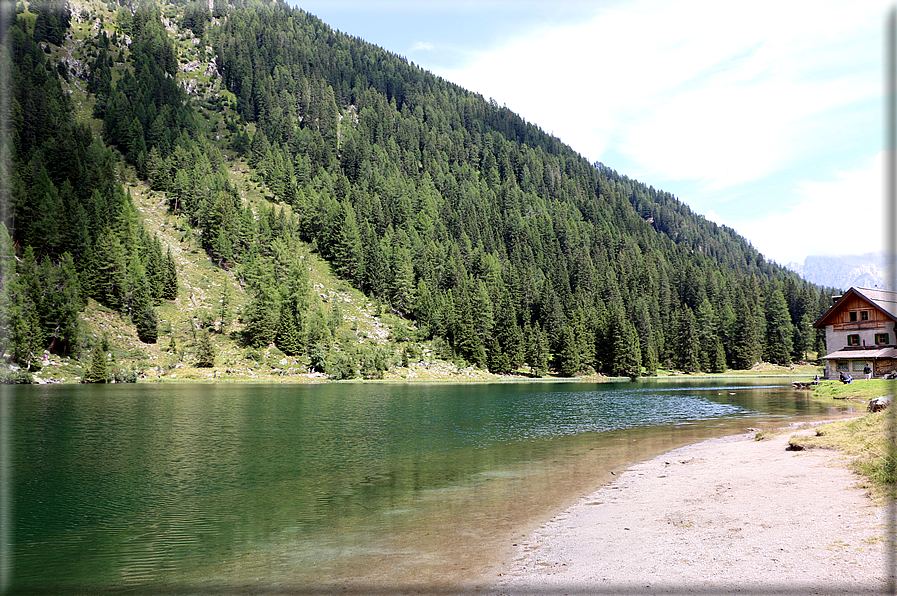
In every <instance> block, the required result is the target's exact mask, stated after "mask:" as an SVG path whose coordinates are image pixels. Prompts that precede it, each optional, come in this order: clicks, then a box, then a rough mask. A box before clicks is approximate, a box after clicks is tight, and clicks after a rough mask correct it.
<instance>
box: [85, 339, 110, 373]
mask: <svg viewBox="0 0 897 596" xmlns="http://www.w3.org/2000/svg"><path fill="white" fill-rule="evenodd" d="M108 376H109V371H108V367H107V365H106V353H105V352H104V351H103V346H102V345H100V343H99V342H98V343H95V344H94V346H93V350H92V351H91V353H90V369H88V370H87V371H86V372H85V373H84V377H83V378H84V382H85V383H105V382H106V380H107V377H108Z"/></svg>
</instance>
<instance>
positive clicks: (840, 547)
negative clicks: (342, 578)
mask: <svg viewBox="0 0 897 596" xmlns="http://www.w3.org/2000/svg"><path fill="white" fill-rule="evenodd" d="M797 432H812V431H810V430H803V431H795V432H791V433H787V434H784V435H781V436H775V437H773V438H772V439H769V440H765V441H754V440H753V436H754V435H753V433H751V434H745V435H737V436H733V437H726V438H722V439H712V440H709V441H704V442H702V443H698V444H695V445H690V446H687V447H683V448H680V449H676V450H674V451H671V452H669V453H666V454H664V455H661V456H659V457H657V458H654V459H652V460H650V461H647V462H643V463H640V464H638V465H635V466H633V467H631V468H630V469H629V470H626V471H623V472H620V473H618V475H617V476H616V480H615V481H614V482H612V483H611V484H608V485H606V486H605V487H603V488H601V489H600V490H599V491H598V492H595V493H593V494H591V495H589V496H587V497H585V498H583V499H581V500H580V502H579V503H578V504H576V505H574V506H573V507H571V508H569V509H568V510H566V511H564V512H563V513H561V514H559V515H558V516H556V517H555V518H554V519H552V520H551V521H550V522H548V523H546V524H544V525H543V526H541V527H540V528H539V529H538V530H537V531H536V532H535V533H534V534H533V535H532V536H531V537H530V538H529V539H528V540H527V541H525V542H520V543H518V544H517V555H516V557H515V559H514V560H513V561H512V562H510V563H509V564H508V565H507V567H506V569H505V570H504V573H503V574H502V575H501V577H499V578H498V582H497V584H496V585H495V586H493V588H492V590H491V593H493V594H501V595H515V594H549V595H554V594H732V593H739V594H764V595H766V594H875V593H882V592H885V588H886V577H887V562H886V560H885V554H886V537H885V523H886V520H887V507H885V506H884V505H881V504H878V505H876V504H874V503H873V502H872V501H871V500H870V499H869V498H868V497H867V496H866V494H865V492H864V491H863V489H860V488H858V487H857V483H858V478H857V477H856V476H854V475H853V474H852V473H851V472H850V471H849V470H848V469H847V468H846V461H847V460H846V456H844V455H843V454H841V453H839V452H835V451H826V450H813V451H801V452H793V451H787V450H786V447H787V441H788V438H789V437H790V436H792V435H794V434H796V433H797Z"/></svg>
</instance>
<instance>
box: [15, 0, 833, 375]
mask: <svg viewBox="0 0 897 596" xmlns="http://www.w3.org/2000/svg"><path fill="white" fill-rule="evenodd" d="M73 6H74V9H75V11H76V14H75V16H74V21H77V22H79V23H80V25H79V27H78V31H79V32H81V33H79V35H82V36H83V37H82V38H79V36H78V35H75V34H74V29H73V27H72V21H73V17H72V15H71V13H69V12H67V10H66V9H61V8H60V6H59V5H58V4H56V5H54V3H53V2H48V1H47V0H42V2H41V3H38V2H31V3H30V4H28V5H27V10H26V6H25V5H24V4H21V3H20V8H19V9H18V11H19V12H20V14H19V15H18V16H17V18H16V19H15V22H14V24H13V25H12V26H11V27H10V30H9V32H8V36H9V37H10V38H11V39H12V45H13V48H14V51H13V54H12V59H13V73H14V77H15V81H14V83H15V99H14V104H13V110H12V114H13V115H12V119H11V120H12V131H13V133H12V143H13V148H14V150H13V166H14V177H13V198H14V200H13V205H12V207H13V208H12V212H11V213H8V214H7V229H9V230H10V231H11V235H12V241H13V242H15V246H13V245H12V243H10V242H6V243H5V244H4V245H3V247H2V248H3V251H4V253H3V254H4V255H7V258H6V261H5V262H7V263H8V262H10V258H11V256H12V255H13V253H15V255H16V256H17V257H18V259H19V260H20V261H21V263H20V264H19V267H18V269H19V270H20V272H19V274H18V275H17V276H12V275H11V270H12V268H10V267H5V268H4V271H5V272H6V277H5V278H4V280H5V281H4V283H7V284H10V286H11V288H12V290H13V291H12V292H11V293H10V296H11V297H12V299H13V300H12V304H10V305H8V309H9V310H8V312H10V313H11V314H12V316H11V317H10V318H9V319H8V320H9V321H10V322H11V323H10V325H11V329H10V334H9V338H10V348H11V350H12V352H11V353H12V354H13V355H14V357H15V358H16V359H17V360H19V361H20V362H29V361H31V360H33V359H34V355H35V354H38V353H40V352H41V351H42V350H43V349H45V348H47V349H50V350H52V351H55V352H69V351H72V352H76V351H78V349H80V348H86V347H87V346H86V344H87V343H90V342H89V341H88V342H85V341H84V340H83V339H78V330H77V319H78V316H77V311H78V309H80V308H83V305H84V304H85V302H86V300H85V299H86V298H88V297H89V298H92V299H93V300H95V301H97V302H98V303H100V304H102V305H105V306H106V307H107V308H109V309H112V310H114V311H117V312H121V313H123V315H126V316H128V317H130V319H131V320H132V321H133V324H134V325H135V326H136V330H137V332H138V335H139V336H140V339H141V340H142V341H144V342H155V341H159V340H160V339H162V337H161V336H160V334H159V332H160V329H161V328H162V327H161V326H160V325H158V323H157V321H156V312H155V310H154V309H158V308H164V306H165V304H166V301H170V300H172V299H173V298H175V297H176V292H177V287H178V284H177V275H178V273H179V272H178V267H177V265H176V264H175V263H174V259H172V258H171V256H170V251H169V252H166V251H165V250H163V244H162V243H161V242H160V241H159V240H158V239H157V238H155V237H154V236H153V233H157V232H158V230H148V229H147V227H146V225H144V224H143V223H142V222H141V221H140V219H139V218H138V217H136V215H135V209H134V202H133V198H132V197H131V196H130V194H129V193H128V192H126V191H125V190H124V188H123V187H122V185H121V184H120V180H122V176H121V172H123V171H126V170H130V169H132V168H133V171H134V172H135V173H136V176H137V177H138V178H139V179H140V180H141V181H142V182H141V184H145V185H146V186H147V187H148V188H147V190H148V192H152V193H155V195H156V196H159V197H164V200H165V203H164V205H165V207H166V208H167V209H168V212H169V213H168V216H170V217H172V218H174V219H175V220H176V221H179V222H181V224H178V225H184V226H186V227H185V229H188V228H189V229H190V230H192V232H193V233H192V234H191V236H192V238H195V239H196V242H197V243H198V244H199V245H200V246H201V247H202V249H203V250H204V251H205V253H206V254H207V255H208V258H209V259H210V260H211V263H212V264H214V267H215V269H216V270H217V271H220V272H221V273H222V274H226V275H227V276H230V277H232V278H233V280H234V281H235V287H239V288H240V291H241V292H243V293H245V300H246V305H245V308H243V309H242V313H241V321H240V322H239V323H238V324H237V325H236V327H235V329H236V331H234V332H232V333H231V335H232V336H233V339H234V340H235V341H236V342H238V345H239V346H242V348H243V349H245V350H246V353H247V354H248V353H249V352H251V350H258V349H262V348H264V347H266V346H270V345H271V344H274V345H275V346H276V348H277V349H278V350H279V352H281V353H283V354H285V355H287V356H289V357H291V358H296V359H298V361H302V362H305V363H306V364H307V365H309V366H312V367H314V368H318V369H321V370H326V369H327V368H328V367H330V369H331V370H335V369H336V368H338V369H340V371H341V372H340V373H339V374H337V376H353V375H354V374H358V373H359V371H360V370H361V369H363V368H366V367H367V369H371V367H372V366H373V365H372V364H371V363H372V362H374V361H375V360H378V359H379V360H380V362H379V363H378V364H376V366H373V369H374V376H376V371H381V372H382V370H383V369H384V367H386V368H388V367H389V366H390V359H391V358H395V357H396V356H397V354H398V353H399V352H397V351H396V347H395V345H391V346H388V347H387V348H384V352H383V353H379V354H377V353H375V352H376V350H374V348H373V347H370V349H369V351H368V352H367V353H362V352H359V351H358V350H357V349H349V345H351V344H352V343H353V338H351V337H348V336H346V334H345V333H342V334H341V333H340V332H338V331H337V330H338V328H339V325H335V326H334V325H330V326H328V320H327V317H328V316H329V315H328V313H327V309H326V308H324V307H322V305H321V304H320V302H319V301H318V300H317V295H316V293H313V292H311V290H310V286H309V278H308V267H307V266H306V261H305V259H302V258H299V257H300V256H301V255H303V254H304V253H305V252H306V247H309V248H310V250H311V251H312V252H313V253H316V254H317V255H320V256H321V257H323V258H324V259H326V260H327V261H329V262H330V263H331V265H332V267H333V270H334V271H335V272H336V273H337V274H338V275H339V276H340V277H342V278H343V279H344V280H346V281H347V282H348V283H350V284H352V285H353V286H355V287H356V288H357V289H359V290H361V291H362V292H364V293H365V294H366V295H367V296H368V297H369V298H371V299H373V300H375V301H378V302H379V303H382V304H386V305H388V306H389V308H390V309H391V310H392V311H393V312H395V313H396V314H399V315H402V316H404V317H407V318H409V319H411V320H412V321H414V323H415V325H416V329H417V331H416V332H415V333H416V337H412V338H411V339H414V340H416V341H426V342H430V343H429V344H428V345H431V346H432V347H433V348H434V349H435V350H436V351H437V352H438V353H439V354H441V355H442V356H443V357H445V358H450V359H454V360H455V361H457V362H460V363H462V364H463V363H465V362H469V363H472V364H474V365H476V366H478V367H482V368H488V369H489V370H491V371H494V372H499V373H508V372H512V371H516V370H521V369H524V370H527V371H532V372H535V373H536V374H540V375H541V374H545V373H546V372H547V371H548V370H549V369H552V370H555V371H557V372H558V373H560V374H562V375H567V376H573V375H577V374H580V373H582V372H587V371H590V370H592V371H599V372H602V373H606V374H612V375H626V376H638V375H640V374H653V372H654V371H655V370H656V369H657V368H658V367H659V366H663V367H667V368H677V369H681V370H685V371H698V370H705V371H722V370H724V369H725V368H726V367H727V366H728V367H734V368H747V367H750V366H752V365H753V364H754V363H755V362H757V361H759V360H761V359H766V360H769V361H772V362H777V363H783V364H784V363H788V362H790V361H791V360H792V359H800V358H802V357H803V354H804V353H805V352H806V351H808V350H810V351H812V350H816V349H821V347H822V346H821V345H819V338H818V337H817V336H816V334H815V333H814V332H813V331H812V330H811V329H810V327H809V323H810V322H812V321H813V320H814V319H815V318H816V316H817V314H818V313H819V312H821V310H822V309H824V308H825V307H826V306H827V302H828V292H827V291H824V290H823V289H821V288H818V287H816V286H813V285H811V284H809V283H807V282H805V281H803V280H801V279H800V278H799V277H798V276H797V275H795V274H794V273H791V272H789V271H787V270H785V269H783V268H781V267H779V266H778V265H776V264H774V263H770V262H767V261H765V260H764V258H763V256H762V255H760V254H759V253H758V252H757V251H756V250H755V249H754V248H753V247H752V246H750V244H749V243H748V242H747V241H746V240H745V239H743V238H741V237H740V236H738V235H737V234H736V233H735V232H734V231H733V230H731V229H728V228H725V227H719V226H717V225H716V224H714V223H712V222H709V221H708V220H706V219H704V218H703V217H701V216H698V215H696V214H694V213H693V212H692V211H691V210H690V209H688V207H687V206H686V205H685V204H683V203H681V202H680V201H678V200H677V199H676V198H675V197H673V196H671V195H669V194H668V193H664V192H662V191H657V190H655V189H653V188H649V187H646V186H645V185H643V184H641V183H639V182H637V181H635V180H631V179H629V178H627V177H626V176H622V175H620V174H618V173H617V172H615V171H614V170H612V169H611V168H608V167H606V166H604V165H602V164H590V163H588V162H587V161H586V160H585V159H583V158H582V157H581V156H580V155H578V154H577V153H576V152H575V151H573V150H572V149H571V148H569V147H568V146H566V145H564V144H563V143H562V142H561V140H559V139H557V138H554V137H551V136H549V135H547V134H545V133H544V132H543V131H542V130H541V129H539V128H538V126H536V125H535V124H532V123H527V122H525V121H523V120H522V119H521V118H519V117H518V116H517V115H515V114H513V113H512V112H510V111H509V110H507V109H506V108H502V107H499V106H498V105H496V104H495V102H492V101H486V100H485V99H484V98H483V97H481V96H479V95H476V94H473V93H470V92H468V91H465V90H464V89H462V88H460V87H458V86H457V85H453V84H451V83H450V82H447V81H444V80H442V79H440V78H438V77H435V76H433V75H432V74H430V73H428V72H426V71H423V70H422V69H420V68H418V67H416V66H414V65H413V64H410V63H408V62H407V61H406V60H404V59H403V58H401V57H399V56H396V55H394V54H391V53H389V52H387V51H385V50H383V49H380V48H377V47H375V46H372V45H370V44H367V43H365V42H364V41H362V40H360V39H357V38H353V37H350V36H347V35H345V34H342V33H338V32H335V31H333V30H332V29H330V28H329V27H328V26H327V25H325V24H324V23H322V22H321V21H320V20H319V19H317V18H315V17H314V16H312V15H309V14H307V13H305V12H303V11H301V10H299V9H295V8H291V7H289V6H288V5H286V4H284V3H282V2H273V3H271V2H261V1H257V0H248V1H240V2H236V3H230V4H227V3H224V2H223V1H221V0H219V1H218V2H216V3H214V4H213V5H212V8H211V9H210V7H209V5H208V4H207V3H205V2H194V3H189V4H183V3H175V4H159V3H154V2H148V1H141V2H135V3H130V4H126V5H124V6H119V5H117V4H114V3H111V4H90V3H89V2H85V3H84V4H83V5H79V4H77V3H76V4H74V5H73ZM113 15H114V17H113ZM74 46H77V50H78V52H80V54H79V55H80V56H81V59H80V60H75V59H74V58H72V56H73V54H72V48H73V47H74ZM47 56H49V57H50V59H48V58H47ZM67 56H68V57H69V58H70V59H67ZM64 86H65V87H68V88H69V90H72V91H73V93H72V94H71V95H69V94H66V93H64V92H63V87H64ZM75 88H77V90H75ZM79 92H83V93H82V95H83V101H82V102H80V103H81V105H80V106H75V105H73V100H72V97H81V96H82V95H79V94H78V93H79ZM87 108H89V112H90V117H87V116H85V115H84V113H85V112H86V111H87ZM25 114H27V115H28V117H25ZM110 148H111V149H110ZM244 159H245V161H246V163H247V164H248V167H249V168H251V174H252V175H253V176H254V180H255V181H257V182H259V183H262V184H263V185H264V190H266V191H267V192H268V193H270V195H269V198H270V199H271V201H253V200H250V199H251V197H247V190H248V189H250V186H249V185H248V184H246V183H245V181H237V177H238V176H239V174H238V172H239V166H237V164H239V163H242V162H241V160H244ZM241 185H242V186H241ZM253 188H254V185H253ZM151 232H152V233H151ZM38 270H40V271H41V273H39V274H38V273H35V272H36V271H38ZM54 280H55V281H54ZM29 284H30V286H34V287H35V289H33V290H29V291H26V289H25V288H26V287H30V286H29ZM38 286H39V288H38ZM66 293H69V294H71V295H73V296H77V297H78V298H77V299H75V300H64V299H62V298H61V297H62V296H64V295H65V294H66ZM28 300H32V301H42V302H40V304H41V306H40V307H39V308H31V307H30V306H29V304H30V303H28V302H27V301H28ZM57 303H59V304H66V305H69V310H68V311H66V312H65V313H63V314H58V313H56V312H55V311H54V310H53V308H52V307H51V306H48V305H49V304H57ZM31 312H39V313H40V315H39V316H37V317H34V316H32V315H28V316H25V313H31ZM29 316H30V317H31V318H32V319H34V320H31V321H30V322H28V323H27V325H24V324H23V323H22V321H25V320H26V319H28V317H29ZM60 321H68V323H65V324H60ZM23 325H24V327H23ZM204 325H205V327H208V328H212V329H215V330H218V331H221V329H220V325H219V324H218V322H217V321H216V319H215V317H210V318H207V321H206V323H205V324H204ZM26 327H27V329H26ZM403 328H404V327H403ZM66 329H68V331H64V330H66ZM165 333H166V332H165V331H164V329H163V333H162V335H165ZM200 339H202V334H200ZM355 339H356V340H357V336H356V338H355ZM402 339H408V338H406V337H402ZM196 341H197V342H198V341H199V340H196ZM361 343H362V344H364V343H365V342H364V341H361ZM371 350H373V351H371ZM7 351H8V352H9V351H10V350H9V349H8V350H7ZM335 363H341V364H339V366H335ZM393 364H395V363H394V362H393Z"/></svg>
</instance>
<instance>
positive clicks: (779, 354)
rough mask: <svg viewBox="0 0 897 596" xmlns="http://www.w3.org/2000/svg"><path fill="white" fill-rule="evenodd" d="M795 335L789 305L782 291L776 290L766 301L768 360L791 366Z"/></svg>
mask: <svg viewBox="0 0 897 596" xmlns="http://www.w3.org/2000/svg"><path fill="white" fill-rule="evenodd" d="M793 334H794V328H793V326H792V325H791V315H790V314H789V312H788V303H787V302H786V301H785V297H784V295H783V294H782V291H781V290H779V289H776V290H774V291H773V292H772V294H771V295H770V296H769V298H768V299H767V300H766V351H765V356H766V360H767V361H769V362H774V363H776V364H790V363H791V350H792V348H793V344H792V336H793Z"/></svg>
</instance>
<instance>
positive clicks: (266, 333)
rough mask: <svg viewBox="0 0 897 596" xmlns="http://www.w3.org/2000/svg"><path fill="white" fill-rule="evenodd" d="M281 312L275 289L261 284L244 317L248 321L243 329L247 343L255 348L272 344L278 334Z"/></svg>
mask: <svg viewBox="0 0 897 596" xmlns="http://www.w3.org/2000/svg"><path fill="white" fill-rule="evenodd" d="M279 313H280V309H279V308H278V306H277V298H276V297H275V295H274V290H273V289H272V288H271V287H270V286H269V285H268V284H266V283H262V284H260V287H259V288H258V290H257V291H256V294H255V297H254V298H253V299H252V302H250V303H249V305H248V306H247V307H246V311H245V314H244V317H243V319H244V321H245V323H246V326H245V327H244V329H243V335H244V337H245V338H246V343H247V344H248V345H249V346H251V347H253V348H264V347H266V346H268V345H269V344H271V342H273V341H274V338H275V336H276V335H277V322H278V318H279Z"/></svg>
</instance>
